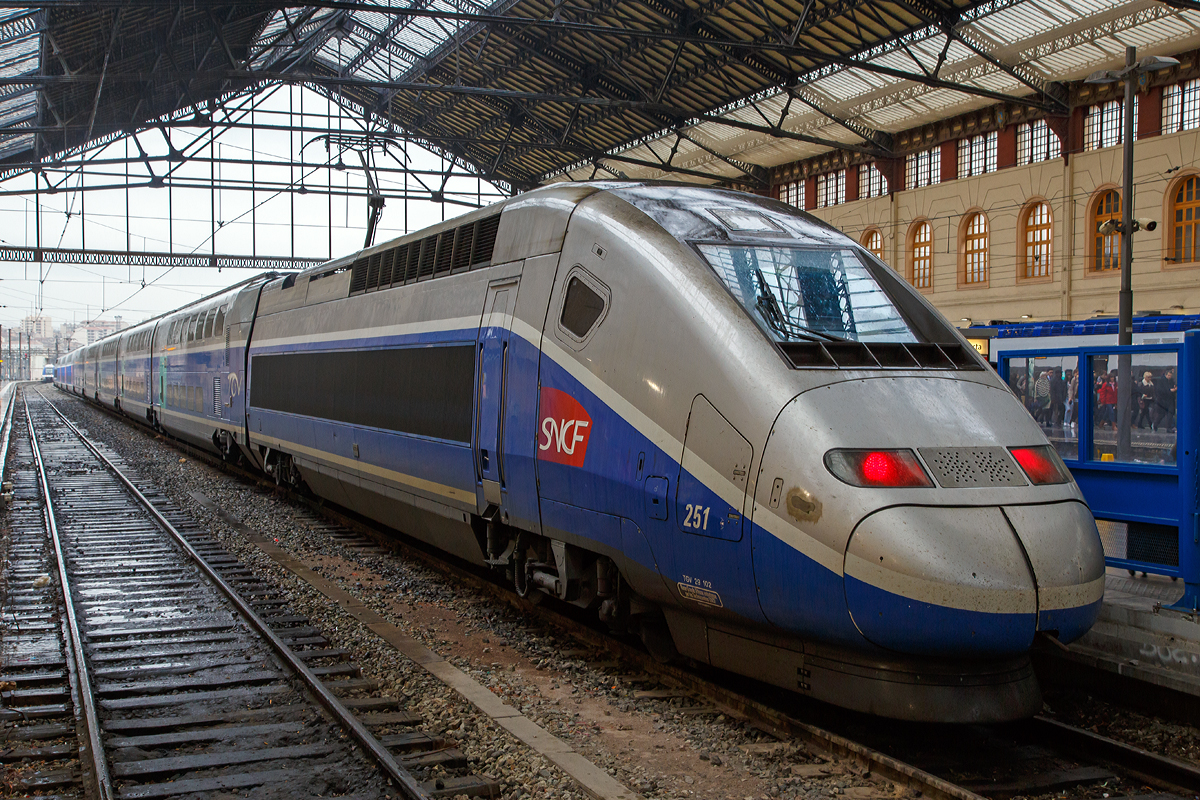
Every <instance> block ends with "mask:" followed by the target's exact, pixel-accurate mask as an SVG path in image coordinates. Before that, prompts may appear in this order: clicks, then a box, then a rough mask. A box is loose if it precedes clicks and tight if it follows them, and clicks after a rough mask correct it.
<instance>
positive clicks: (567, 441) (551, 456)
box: [538, 387, 592, 467]
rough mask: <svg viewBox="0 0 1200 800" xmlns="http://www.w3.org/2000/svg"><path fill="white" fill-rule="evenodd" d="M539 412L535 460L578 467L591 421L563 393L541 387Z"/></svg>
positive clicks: (585, 446)
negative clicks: (540, 420) (539, 424)
mask: <svg viewBox="0 0 1200 800" xmlns="http://www.w3.org/2000/svg"><path fill="white" fill-rule="evenodd" d="M539 410H540V412H541V419H542V423H541V426H540V427H539V428H538V431H539V433H538V458H539V459H540V460H542V461H553V462H554V463H555V464H566V465H567V466H568V467H582V466H583V459H584V457H585V456H587V447H588V439H590V438H591V435H592V418H591V417H590V416H588V413H587V412H586V411H584V410H583V406H581V405H579V401H578V400H576V399H575V398H574V397H571V395H569V394H567V393H566V392H560V391H559V390H558V389H550V388H548V387H542V393H541V403H540V405H539Z"/></svg>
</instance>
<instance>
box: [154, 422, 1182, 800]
mask: <svg viewBox="0 0 1200 800" xmlns="http://www.w3.org/2000/svg"><path fill="white" fill-rule="evenodd" d="M177 446H178V447H180V449H182V450H183V451H184V452H186V453H188V454H189V455H191V456H192V457H196V458H200V459H203V460H205V461H207V462H208V463H209V464H211V465H212V466H215V467H217V468H219V469H222V470H224V471H227V472H233V473H235V474H237V475H238V476H239V477H241V478H244V479H249V480H252V481H257V482H259V483H261V484H263V485H272V486H273V484H270V482H269V481H268V480H267V479H265V478H263V477H262V476H259V475H256V474H254V473H250V472H247V471H244V470H240V469H237V468H234V467H230V466H229V465H228V464H226V463H224V462H221V461H220V460H218V459H216V458H214V457H211V456H209V455H207V454H205V453H203V452H200V451H196V450H195V449H193V448H191V447H188V446H187V445H185V444H177ZM288 494H289V495H290V496H291V497H292V498H293V499H294V500H295V501H297V502H298V503H299V504H300V505H303V506H305V507H307V508H308V510H309V513H311V514H312V517H313V526H314V527H319V528H322V529H324V530H325V531H327V532H328V533H329V535H330V537H331V538H332V539H334V540H337V541H338V542H339V543H341V544H344V545H350V546H351V547H350V548H349V550H351V551H353V549H355V547H364V546H369V545H382V546H386V547H390V548H393V549H399V550H401V551H403V552H404V553H405V554H406V555H408V556H411V557H415V558H417V559H419V560H421V561H422V562H424V563H425V564H426V565H427V566H429V567H432V568H433V569H435V570H437V571H439V572H441V573H442V574H445V575H448V576H450V577H452V579H453V580H454V581H455V582H457V583H461V584H464V585H467V586H470V587H471V588H473V589H475V590H477V591H480V592H483V593H485V594H488V595H490V596H492V597H493V598H495V599H496V600H497V601H498V602H503V603H508V604H510V605H513V606H516V607H518V608H520V610H521V611H522V613H525V614H528V615H531V616H535V617H537V618H539V619H540V620H542V621H543V622H545V623H547V624H549V625H552V626H554V627H556V628H558V629H559V630H561V631H563V632H564V633H566V634H568V635H569V636H570V637H572V638H573V639H574V640H576V641H578V642H579V643H581V644H583V645H585V646H587V647H588V648H591V649H592V650H593V651H594V654H595V658H594V660H595V661H596V662H597V663H611V660H612V658H613V656H616V657H617V658H618V659H619V662H620V664H621V666H620V668H619V669H618V670H617V671H618V672H620V673H621V675H620V676H619V677H621V678H623V679H625V680H629V681H631V682H633V683H636V684H637V685H638V686H640V687H642V688H643V689H644V690H645V691H644V694H647V695H653V696H655V697H656V698H657V701H658V702H662V701H670V700H675V701H682V702H683V704H684V705H685V706H690V707H692V708H695V707H698V706H710V707H712V708H714V709H718V710H720V711H724V712H726V713H731V714H733V715H735V716H737V717H738V718H741V719H744V720H746V721H748V722H749V723H751V724H752V725H754V726H755V727H756V728H758V729H760V730H762V731H764V732H767V733H769V734H771V735H773V736H775V737H778V738H780V739H790V740H798V741H801V742H804V743H805V744H806V745H807V746H808V747H809V749H810V750H816V751H820V752H823V753H825V754H828V755H830V756H833V757H836V758H839V759H842V760H845V761H849V762H851V763H853V764H855V765H856V766H855V768H856V769H861V770H866V771H870V772H872V773H875V774H878V775H881V776H884V777H887V778H889V779H890V780H892V781H894V782H896V783H898V784H900V785H902V786H906V787H909V788H911V789H914V790H916V791H918V792H920V793H921V794H924V795H925V796H927V797H931V798H937V799H938V800H950V798H953V800H981V798H983V797H989V798H995V800H1007V798H1012V797H1019V796H1020V797H1033V796H1038V795H1045V796H1050V795H1052V794H1053V795H1055V796H1061V795H1062V794H1063V793H1064V792H1069V791H1076V792H1078V793H1080V794H1081V795H1090V796H1100V795H1101V794H1104V793H1107V794H1109V795H1111V796H1112V797H1119V796H1121V795H1122V794H1129V795H1134V794H1146V793H1147V792H1148V791H1149V792H1153V793H1155V794H1156V796H1157V797H1160V798H1167V797H1171V796H1177V797H1180V798H1193V797H1195V796H1196V794H1197V793H1198V792H1200V766H1198V765H1196V764H1194V763H1191V762H1184V761H1179V760H1176V759H1172V758H1169V757H1165V756H1162V755H1159V754H1156V753H1151V752H1148V751H1145V750H1142V749H1140V748H1137V747H1134V746H1132V745H1129V744H1126V743H1123V742H1119V741H1116V740H1113V739H1110V738H1107V737H1104V736H1100V735H1098V734H1095V733H1092V732H1090V731H1086V730H1083V729H1079V728H1075V727H1073V726H1070V725H1066V724H1063V723H1061V722H1058V721H1056V720H1054V719H1052V718H1048V717H1038V718H1035V719H1034V720H1031V721H1028V722H1025V723H1019V724H1014V725H1006V726H956V727H953V728H947V727H945V726H928V725H926V726H920V725H911V724H899V723H890V722H887V721H881V720H879V719H878V718H872V717H866V716H864V715H855V714H850V713H848V712H845V711H841V710H837V709H832V708H830V707H828V706H822V705H820V704H815V703H810V702H807V701H804V700H802V699H799V698H795V699H794V701H792V700H786V699H785V700H781V699H780V693H779V692H778V691H777V690H775V689H773V688H771V687H767V686H755V685H753V684H752V683H749V682H747V681H746V679H744V678H740V677H738V676H731V675H728V674H723V673H716V672H713V671H711V670H706V669H693V668H687V667H681V666H676V665H664V664H660V663H658V662H656V661H655V660H654V659H653V658H652V657H650V656H649V654H647V653H646V652H645V651H644V650H643V649H641V648H640V647H639V646H637V645H635V644H631V643H629V642H627V641H625V640H622V639H618V638H614V637H612V636H610V635H608V634H607V633H605V632H603V631H600V630H598V629H597V628H596V627H595V626H594V625H593V624H591V623H590V622H589V621H584V620H581V619H579V618H577V616H576V615H574V614H573V613H571V610H569V609H566V610H564V609H560V608H558V607H557V606H556V605H555V604H554V603H542V604H540V605H533V604H531V603H528V602H526V601H523V600H521V599H519V598H518V597H516V595H515V594H513V593H512V592H510V591H509V590H508V588H507V587H506V586H500V585H497V584H496V582H495V581H493V580H491V579H490V576H489V575H488V574H483V573H482V572H481V571H479V570H475V569H472V568H469V567H466V566H463V565H460V564H457V563H454V562H452V561H448V560H446V559H445V558H444V557H442V556H440V555H438V554H436V553H432V552H430V551H429V550H428V548H426V547H425V546H424V545H421V544H420V543H415V542H410V541H408V540H404V541H400V540H398V539H397V538H396V536H395V534H396V532H395V531H390V530H386V529H383V528H381V527H380V526H378V525H376V524H375V523H372V522H370V521H367V520H364V519H362V518H359V517H357V516H356V515H354V514H352V513H349V512H344V511H341V510H339V509H336V508H332V507H330V506H328V505H327V504H323V503H319V502H314V501H312V500H311V498H307V497H304V496H302V495H298V494H295V493H292V492H288ZM209 510H212V511H216V512H217V513H218V514H219V515H220V516H222V517H223V518H225V519H226V521H227V522H230V523H231V524H233V525H234V526H235V527H236V526H237V525H238V523H237V519H236V517H235V516H234V515H233V514H231V513H229V511H228V510H225V509H219V508H210V509H209ZM243 527H244V526H243ZM605 669H609V671H612V669H611V668H610V667H605ZM1147 787H1150V789H1147Z"/></svg>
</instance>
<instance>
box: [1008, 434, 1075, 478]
mask: <svg viewBox="0 0 1200 800" xmlns="http://www.w3.org/2000/svg"><path fill="white" fill-rule="evenodd" d="M1010 449H1011V450H1012V454H1013V458H1015V459H1016V460H1017V463H1018V464H1020V465H1021V469H1023V470H1025V474H1026V475H1028V476H1029V482H1030V483H1033V484H1035V485H1040V484H1047V483H1066V482H1067V481H1069V480H1071V473H1069V472H1067V468H1066V466H1065V465H1064V464H1063V463H1062V461H1061V460H1060V459H1059V457H1058V454H1057V453H1055V452H1054V448H1053V447H1051V446H1050V445H1048V444H1047V445H1042V446H1041V447H1013V448H1010Z"/></svg>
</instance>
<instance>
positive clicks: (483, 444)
mask: <svg viewBox="0 0 1200 800" xmlns="http://www.w3.org/2000/svg"><path fill="white" fill-rule="evenodd" d="M519 283H520V277H519V276H517V277H511V278H502V279H500V280H496V281H492V282H491V283H490V284H489V285H488V288H487V295H486V297H485V299H484V304H483V313H482V314H481V316H480V320H479V336H478V339H477V347H478V350H477V357H478V363H479V371H478V375H477V381H478V383H477V385H476V387H475V396H476V398H477V402H476V404H475V409H476V411H475V476H476V480H477V482H478V485H479V488H480V492H481V495H480V497H479V500H478V502H479V508H480V510H481V511H486V510H487V509H488V508H489V507H494V508H495V510H498V511H501V512H503V510H504V509H503V505H504V503H503V494H504V490H505V488H506V487H505V473H504V457H503V455H502V448H501V441H502V440H503V436H504V430H503V427H504V426H503V420H504V407H505V399H506V397H505V395H506V391H505V390H506V389H507V380H506V379H507V372H508V361H509V358H508V346H509V338H510V336H511V333H512V321H513V309H514V308H515V307H516V304H517V287H518V285H519Z"/></svg>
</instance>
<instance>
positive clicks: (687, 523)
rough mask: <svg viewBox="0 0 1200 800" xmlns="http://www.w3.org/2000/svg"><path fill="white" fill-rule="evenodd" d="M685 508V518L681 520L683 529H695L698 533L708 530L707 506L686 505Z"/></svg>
mask: <svg viewBox="0 0 1200 800" xmlns="http://www.w3.org/2000/svg"><path fill="white" fill-rule="evenodd" d="M685 508H686V509H687V517H686V518H685V519H684V520H683V527H685V528H695V529H696V530H698V531H706V530H708V511H709V507H708V506H694V505H692V504H691V503H688V504H687V505H686V506H685Z"/></svg>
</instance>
